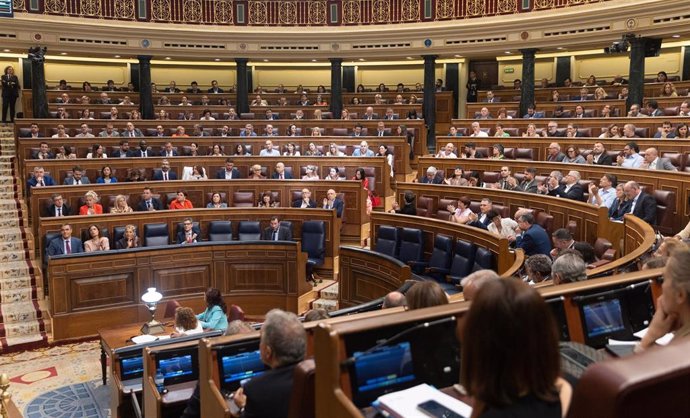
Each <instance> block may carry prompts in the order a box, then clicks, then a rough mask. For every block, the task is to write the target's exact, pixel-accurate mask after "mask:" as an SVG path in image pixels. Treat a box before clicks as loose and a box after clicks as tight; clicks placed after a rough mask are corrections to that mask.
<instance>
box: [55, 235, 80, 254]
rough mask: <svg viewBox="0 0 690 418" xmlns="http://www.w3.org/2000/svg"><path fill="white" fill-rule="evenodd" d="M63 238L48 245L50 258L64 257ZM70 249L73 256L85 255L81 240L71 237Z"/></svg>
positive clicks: (60, 237) (56, 239)
mask: <svg viewBox="0 0 690 418" xmlns="http://www.w3.org/2000/svg"><path fill="white" fill-rule="evenodd" d="M63 241H64V240H63V239H62V236H59V237H56V238H53V240H52V241H50V244H48V250H47V254H48V255H49V256H54V255H64V254H65V245H64V244H63ZM69 245H70V248H71V249H72V254H77V253H83V252H84V249H83V248H82V246H81V240H80V239H79V238H74V237H71V238H70V241H69Z"/></svg>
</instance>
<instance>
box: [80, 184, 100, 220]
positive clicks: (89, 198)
mask: <svg viewBox="0 0 690 418" xmlns="http://www.w3.org/2000/svg"><path fill="white" fill-rule="evenodd" d="M98 200H99V198H98V194H97V193H96V192H94V191H93V190H89V191H88V192H86V193H84V202H85V203H84V204H83V205H82V206H81V207H80V208H79V214H80V215H101V214H102V213H103V206H101V204H100V203H98Z"/></svg>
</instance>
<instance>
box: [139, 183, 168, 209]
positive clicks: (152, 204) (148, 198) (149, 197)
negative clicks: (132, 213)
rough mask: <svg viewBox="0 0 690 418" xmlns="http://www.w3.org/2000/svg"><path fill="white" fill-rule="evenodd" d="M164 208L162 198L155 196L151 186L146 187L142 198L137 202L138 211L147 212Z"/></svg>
mask: <svg viewBox="0 0 690 418" xmlns="http://www.w3.org/2000/svg"><path fill="white" fill-rule="evenodd" d="M161 209H163V203H162V202H161V200H160V199H158V198H156V197H153V192H152V191H151V188H150V187H144V191H143V192H142V193H141V200H140V201H139V204H137V212H147V211H154V210H161Z"/></svg>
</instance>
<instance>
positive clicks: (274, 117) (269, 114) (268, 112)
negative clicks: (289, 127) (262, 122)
mask: <svg viewBox="0 0 690 418" xmlns="http://www.w3.org/2000/svg"><path fill="white" fill-rule="evenodd" d="M278 119H280V118H279V117H278V115H277V114H276V113H273V111H272V110H271V109H266V120H278Z"/></svg>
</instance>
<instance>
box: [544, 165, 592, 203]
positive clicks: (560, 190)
mask: <svg viewBox="0 0 690 418" xmlns="http://www.w3.org/2000/svg"><path fill="white" fill-rule="evenodd" d="M564 179H565V184H561V185H559V186H557V187H554V188H553V189H551V190H549V192H548V194H549V196H558V197H562V198H564V199H570V200H577V201H580V202H584V201H585V193H584V191H583V190H582V186H580V185H579V184H578V182H579V181H580V173H579V172H578V171H575V170H571V171H569V172H568V174H566V175H565V178H564Z"/></svg>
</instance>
